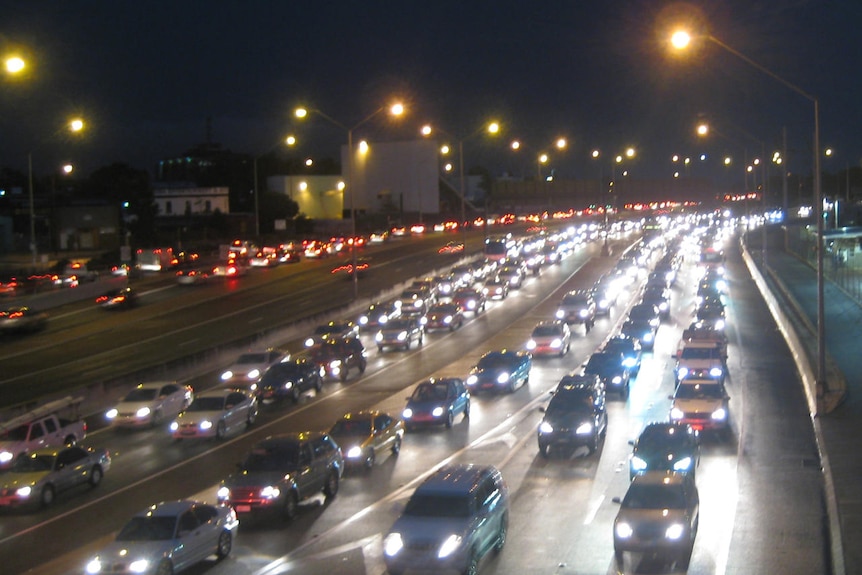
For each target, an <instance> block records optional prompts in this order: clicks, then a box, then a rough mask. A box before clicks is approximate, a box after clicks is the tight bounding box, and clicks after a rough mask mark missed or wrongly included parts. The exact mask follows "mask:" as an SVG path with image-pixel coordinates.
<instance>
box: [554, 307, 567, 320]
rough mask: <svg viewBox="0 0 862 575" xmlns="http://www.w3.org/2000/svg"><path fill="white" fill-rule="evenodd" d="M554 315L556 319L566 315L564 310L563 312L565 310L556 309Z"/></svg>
mask: <svg viewBox="0 0 862 575" xmlns="http://www.w3.org/2000/svg"><path fill="white" fill-rule="evenodd" d="M554 316H555V317H556V318H557V319H563V318H564V317H566V312H565V310H561V309H558V310H557V313H555V314H554Z"/></svg>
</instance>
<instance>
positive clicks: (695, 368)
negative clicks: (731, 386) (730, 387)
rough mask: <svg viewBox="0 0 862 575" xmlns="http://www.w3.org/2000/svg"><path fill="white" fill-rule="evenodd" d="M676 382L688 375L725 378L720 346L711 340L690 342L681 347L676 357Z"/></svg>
mask: <svg viewBox="0 0 862 575" xmlns="http://www.w3.org/2000/svg"><path fill="white" fill-rule="evenodd" d="M674 371H675V373H676V381H677V383H679V381H680V380H682V379H683V378H685V377H688V376H689V375H694V374H697V375H698V376H701V377H707V378H712V379H718V380H719V381H721V382H722V383H723V382H724V378H725V369H724V355H723V353H722V347H721V344H720V343H718V342H716V341H711V340H692V341H689V342H686V343H684V344H683V345H682V349H680V350H679V353H678V354H677V356H676V369H675V370H674Z"/></svg>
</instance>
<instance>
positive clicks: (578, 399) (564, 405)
mask: <svg viewBox="0 0 862 575" xmlns="http://www.w3.org/2000/svg"><path fill="white" fill-rule="evenodd" d="M592 411H593V398H592V396H591V395H590V394H588V393H582V392H578V391H575V392H562V391H558V392H557V393H555V394H554V397H553V398H551V402H550V403H549V404H548V408H547V409H546V410H545V413H548V414H550V415H554V414H558V413H571V412H581V413H591V412H592Z"/></svg>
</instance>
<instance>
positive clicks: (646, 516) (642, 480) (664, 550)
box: [613, 471, 700, 571]
mask: <svg viewBox="0 0 862 575" xmlns="http://www.w3.org/2000/svg"><path fill="white" fill-rule="evenodd" d="M613 501H614V502H615V503H619V504H620V508H619V511H617V516H616V518H615V519H614V526H613V531H614V559H615V560H616V563H617V567H618V569H619V570H620V571H624V569H623V567H624V559H625V556H624V553H626V552H637V553H643V554H648V555H650V556H660V557H663V558H667V559H670V560H673V561H675V562H676V565H677V567H679V568H680V569H682V570H685V569H687V568H688V564H689V561H690V559H691V552H692V548H693V547H694V540H695V537H696V536H697V528H698V522H699V520H700V498H699V496H698V492H697V486H696V485H695V483H694V476H693V475H691V474H690V473H674V472H672V471H650V472H647V473H643V474H639V475H636V476H635V478H634V479H633V480H632V482H631V483H630V484H629V488H628V491H626V495H625V497H624V498H623V499H622V500H620V499H619V497H614V498H613Z"/></svg>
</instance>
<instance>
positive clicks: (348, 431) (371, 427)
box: [329, 410, 404, 469]
mask: <svg viewBox="0 0 862 575" xmlns="http://www.w3.org/2000/svg"><path fill="white" fill-rule="evenodd" d="M329 435H330V436H332V438H333V439H334V440H335V442H336V443H337V444H338V445H339V446H340V447H341V450H342V452H343V453H344V461H345V464H346V465H347V466H351V465H361V466H364V467H365V468H366V469H371V468H372V467H374V461H375V460H376V459H377V454H378V453H382V452H383V451H385V450H389V451H390V452H391V453H392V454H393V455H398V453H399V452H400V451H401V442H402V440H403V439H404V422H403V421H401V419H399V418H397V417H393V416H391V415H389V414H388V413H384V412H382V411H376V410H368V411H356V412H353V413H345V414H344V415H343V416H341V418H340V419H339V420H338V421H336V422H335V425H333V426H332V427H331V428H330V429H329Z"/></svg>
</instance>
